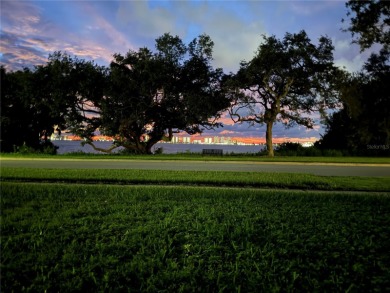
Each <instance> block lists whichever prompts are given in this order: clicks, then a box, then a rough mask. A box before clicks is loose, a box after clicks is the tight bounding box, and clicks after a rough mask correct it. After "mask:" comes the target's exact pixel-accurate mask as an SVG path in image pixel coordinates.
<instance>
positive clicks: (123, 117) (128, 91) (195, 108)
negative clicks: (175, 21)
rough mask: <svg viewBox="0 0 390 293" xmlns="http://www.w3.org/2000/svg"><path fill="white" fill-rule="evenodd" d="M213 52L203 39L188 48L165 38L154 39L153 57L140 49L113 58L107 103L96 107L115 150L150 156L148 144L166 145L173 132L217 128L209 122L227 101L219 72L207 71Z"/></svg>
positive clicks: (211, 45) (216, 124) (102, 128)
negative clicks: (112, 139)
mask: <svg viewBox="0 0 390 293" xmlns="http://www.w3.org/2000/svg"><path fill="white" fill-rule="evenodd" d="M212 48H213V42H212V41H211V39H210V37H209V36H207V35H201V36H199V37H198V38H197V39H194V40H193V41H192V42H191V43H190V44H189V45H188V46H187V45H185V44H184V43H183V42H182V41H181V39H180V38H179V37H177V36H176V37H173V36H171V35H170V34H164V35H163V36H161V37H160V38H158V39H157V40H156V49H157V52H156V53H153V52H152V51H151V50H149V49H148V48H141V49H139V50H138V51H129V52H128V53H127V54H126V55H125V56H122V55H120V54H116V55H114V61H113V62H112V63H111V67H110V75H109V87H108V89H107V91H106V96H107V98H106V99H103V100H102V102H101V103H100V105H99V107H100V109H101V127H100V130H101V131H103V132H104V133H105V134H107V135H111V136H114V137H116V138H117V141H116V144H117V145H118V146H123V147H124V148H126V149H129V150H130V149H132V150H134V151H136V152H139V153H147V154H151V153H152V147H153V145H155V144H156V143H157V142H158V141H160V140H162V139H166V140H170V139H171V138H172V135H173V132H178V131H186V132H187V133H189V134H195V133H200V132H202V130H203V128H212V127H217V126H220V123H216V122H215V121H214V122H210V121H211V119H215V118H218V117H220V115H221V111H222V110H223V109H224V108H226V107H227V106H228V102H227V100H226V99H225V98H224V95H223V92H222V89H221V79H222V74H223V73H222V70H220V69H216V70H214V69H213V68H212V66H211V60H212ZM187 55H189V56H187ZM91 129H93V127H91ZM87 138H88V137H87Z"/></svg>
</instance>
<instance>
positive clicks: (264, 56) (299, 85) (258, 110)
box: [229, 31, 337, 156]
mask: <svg viewBox="0 0 390 293" xmlns="http://www.w3.org/2000/svg"><path fill="white" fill-rule="evenodd" d="M335 73H337V70H336V69H335V67H334V66H333V46H332V43H331V40H330V39H329V38H327V37H321V38H320V39H319V42H318V45H314V44H312V43H311V41H310V39H309V38H308V36H307V34H306V33H305V31H301V32H300V33H298V34H290V33H287V34H286V35H285V37H284V39H283V40H282V41H280V40H278V39H277V38H276V37H275V36H271V37H265V36H264V37H263V43H262V44H261V45H260V46H259V49H258V51H257V53H256V55H255V57H254V58H253V59H252V60H251V61H249V62H245V61H243V62H241V66H240V69H239V71H238V72H237V74H236V75H235V76H233V77H232V79H231V81H230V98H231V108H230V110H229V111H230V115H231V117H232V119H233V120H234V121H235V122H238V123H241V122H249V123H251V124H253V125H254V124H265V125H266V127H267V129H266V144H267V151H268V155H269V156H273V155H274V152H273V145H272V129H273V125H274V124H275V123H276V122H282V123H284V124H285V125H286V126H287V127H291V126H293V125H294V124H300V125H304V126H306V127H308V128H311V127H313V119H312V118H311V117H310V116H308V115H306V116H304V115H305V114H311V113H312V112H313V111H320V112H322V113H323V111H324V109H325V108H326V107H328V106H334V104H335V103H336V99H335V96H336V92H335V91H334V90H333V89H332V80H333V79H334V75H335Z"/></svg>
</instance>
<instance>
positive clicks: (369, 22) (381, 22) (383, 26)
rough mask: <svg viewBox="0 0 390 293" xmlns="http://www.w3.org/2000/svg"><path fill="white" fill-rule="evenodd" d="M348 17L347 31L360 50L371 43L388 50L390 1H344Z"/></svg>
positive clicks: (389, 44) (366, 47) (368, 46)
mask: <svg viewBox="0 0 390 293" xmlns="http://www.w3.org/2000/svg"><path fill="white" fill-rule="evenodd" d="M346 6H347V8H348V9H349V10H348V13H347V16H348V17H350V24H349V27H348V29H347V30H348V31H350V32H351V33H352V37H353V38H354V39H353V41H354V42H356V43H358V44H359V45H360V48H361V49H362V50H365V49H368V48H370V47H371V46H372V45H373V44H375V43H377V44H381V45H383V48H384V50H386V51H389V50H390V2H389V1H387V0H371V1H356V0H349V1H348V2H347V3H346Z"/></svg>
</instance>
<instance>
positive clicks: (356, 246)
mask: <svg viewBox="0 0 390 293" xmlns="http://www.w3.org/2000/svg"><path fill="white" fill-rule="evenodd" d="M1 193H2V195H1V211H2V213H1V244H2V255H1V258H2V261H1V275H2V290H3V291H4V292H22V291H29V290H30V291H34V292H35V291H37V292H44V291H47V292H58V291H61V292H69V291H84V292H86V291H89V292H91V291H95V292H96V291H105V290H113V291H134V292H140V291H143V292H180V291H183V292H195V291H196V292H223V291H225V292H236V291H238V292H239V291H241V292H272V291H284V292H285V291H304V292H313V291H317V292H340V291H348V290H349V291H357V292H375V291H378V292H386V291H389V290H390V254H389V247H390V196H388V195H367V194H362V195H357V194H354V195H348V194H346V193H337V192H334V193H332V194H323V193H322V194H321V193H315V192H302V191H295V192H292V191H271V190H270V191H259V190H255V189H239V188H237V189H235V188H211V187H197V188H196V187H167V186H109V185H94V186H91V185H82V184H39V183H8V182H3V183H1Z"/></svg>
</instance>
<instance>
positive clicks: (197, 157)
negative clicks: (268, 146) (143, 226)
mask: <svg viewBox="0 0 390 293" xmlns="http://www.w3.org/2000/svg"><path fill="white" fill-rule="evenodd" d="M217 148H218V147H217ZM0 159H20V160H29V159H47V160H53V161H56V160H62V159H63V160H69V159H76V160H80V159H81V160H129V161H131V160H150V161H153V160H167V161H176V160H180V161H182V160H184V161H250V162H298V163H325V164H326V163H338V164H390V157H332V156H329V157H299V156H278V155H277V156H276V157H271V158H270V157H268V156H261V155H258V154H240V153H237V154H233V153H232V154H224V155H223V156H213V155H207V156H204V155H202V154H200V153H179V154H158V155H157V154H156V155H119V154H93V153H66V154H61V155H55V156H53V155H44V154H17V153H16V154H15V153H1V154H0Z"/></svg>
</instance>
